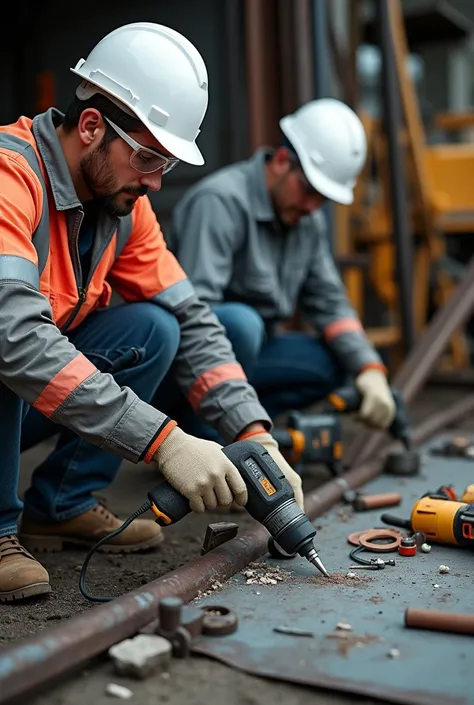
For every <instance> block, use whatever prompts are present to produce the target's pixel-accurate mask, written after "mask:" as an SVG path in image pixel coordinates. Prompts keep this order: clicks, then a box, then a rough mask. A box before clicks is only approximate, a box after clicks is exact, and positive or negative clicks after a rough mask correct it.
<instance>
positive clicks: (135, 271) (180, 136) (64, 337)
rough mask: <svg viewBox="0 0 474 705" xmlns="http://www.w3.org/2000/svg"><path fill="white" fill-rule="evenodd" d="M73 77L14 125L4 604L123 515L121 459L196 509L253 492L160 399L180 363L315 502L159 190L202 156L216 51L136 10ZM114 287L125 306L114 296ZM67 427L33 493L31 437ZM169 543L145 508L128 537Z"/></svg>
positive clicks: (2, 195) (5, 304)
mask: <svg viewBox="0 0 474 705" xmlns="http://www.w3.org/2000/svg"><path fill="white" fill-rule="evenodd" d="M124 55H126V56H127V61H126V62H124V61H123V56H124ZM150 65H152V66H155V67H156V70H155V72H154V74H153V76H152V78H150V72H149V66H150ZM162 67H165V69H166V70H162ZM73 72H74V73H75V74H76V75H77V76H78V77H79V79H80V81H81V82H80V84H79V86H78V88H77V91H76V96H75V97H74V100H73V101H72V103H71V105H70V106H69V108H68V109H67V111H66V113H65V114H63V113H61V112H59V111H58V110H56V109H54V108H51V109H49V110H47V111H46V112H45V113H42V114H39V115H37V116H36V117H35V118H34V119H33V120H32V119H29V118H27V117H21V118H20V119H19V120H18V121H17V122H16V123H15V124H11V125H7V126H3V127H1V128H0V428H1V442H2V462H1V464H0V488H1V491H0V600H3V601H5V600H16V599H21V598H26V597H30V596H32V595H38V594H41V593H46V592H49V591H50V585H49V576H48V573H47V572H46V570H45V569H44V568H43V567H42V566H41V564H40V563H39V562H37V561H36V559H35V558H33V557H32V555H31V553H34V552H35V551H38V552H40V551H44V550H60V549H62V547H63V545H64V544H65V543H67V542H72V543H76V544H78V545H81V546H84V547H89V546H90V545H92V544H94V543H95V542H96V541H97V540H98V539H99V538H101V537H102V536H104V535H106V534H108V533H109V532H110V531H111V530H113V529H115V528H117V527H118V526H120V525H121V522H120V521H119V519H117V517H115V516H114V515H113V514H112V513H110V512H109V511H108V510H107V509H105V507H103V506H101V504H100V503H99V502H98V501H97V499H96V497H95V494H94V493H96V491H97V490H100V489H101V488H103V487H105V486H107V485H109V484H110V483H111V482H112V480H113V479H114V477H115V476H116V474H117V472H118V470H119V466H120V463H121V460H122V458H126V459H128V460H130V461H132V462H134V463H138V462H139V461H145V462H146V463H155V464H156V465H157V466H158V469H159V470H160V472H161V473H162V475H163V476H164V478H166V479H167V480H168V481H169V482H170V483H171V484H172V485H173V486H174V487H175V488H176V489H178V490H179V491H181V493H182V494H183V495H184V496H185V497H187V498H188V499H189V500H190V504H191V508H192V509H193V510H194V511H198V512H202V511H204V510H205V509H214V508H215V507H217V506H222V507H225V506H228V505H230V504H231V503H232V502H233V501H235V502H236V503H238V504H240V505H245V503H246V501H247V494H246V487H245V485H244V483H243V480H242V478H241V477H240V475H239V473H238V472H237V470H236V468H235V467H234V466H233V465H232V463H231V462H230V461H229V460H228V459H227V458H226V457H225V455H224V454H223V453H222V451H221V446H220V445H218V444H217V443H214V442H211V441H205V440H201V439H198V438H194V437H192V436H189V435H187V434H186V433H185V432H184V431H183V430H181V429H180V428H179V427H178V426H177V423H176V421H175V420H173V419H172V418H170V417H169V416H167V415H166V414H165V413H163V411H160V410H157V409H155V408H154V407H153V406H151V405H150V404H149V403H148V402H150V400H151V399H152V397H153V395H154V393H155V391H156V390H157V388H159V386H160V383H161V381H162V380H163V379H164V377H165V375H167V373H168V372H169V370H170V369H171V368H173V373H174V376H175V378H176V380H177V382H178V384H179V386H180V389H181V390H182V392H183V393H185V394H186V395H187V396H188V397H189V398H190V399H192V400H193V404H194V407H195V408H196V409H198V410H199V412H200V413H201V414H202V417H203V418H204V419H205V420H206V421H207V422H208V423H210V424H211V425H213V426H214V427H215V428H216V429H217V430H218V432H219V434H220V436H221V437H222V438H223V439H224V440H225V442H226V443H228V442H231V441H235V440H236V439H238V438H241V437H246V436H249V437H252V438H255V439H256V440H261V442H262V443H263V444H266V446H267V447H268V449H269V452H270V453H271V454H272V456H273V457H274V458H275V460H276V462H277V463H278V464H279V465H280V467H281V469H282V470H283V472H284V473H285V474H286V475H287V477H288V478H289V480H290V482H291V483H292V485H293V487H294V489H295V493H296V495H297V499H298V501H299V502H300V504H302V501H303V499H302V492H301V483H300V481H299V478H298V477H297V476H296V474H295V473H294V472H293V471H292V469H291V468H290V467H289V465H287V464H286V463H285V461H284V460H283V458H282V457H281V456H280V454H279V451H278V447H277V446H276V443H275V442H274V441H273V439H272V436H271V435H270V433H269V430H270V428H271V422H270V419H269V417H268V415H267V414H266V412H265V410H264V409H263V407H262V406H261V405H260V403H259V401H258V398H257V395H256V393H255V391H254V389H253V388H252V387H251V386H250V385H249V384H248V382H247V381H246V377H245V375H244V372H243V370H242V368H241V366H240V365H239V364H238V363H237V361H236V359H235V357H234V354H233V352H232V348H231V345H230V343H229V342H228V340H227V338H226V336H225V333H224V330H223V328H222V326H221V325H220V324H219V323H218V321H217V319H216V317H215V316H214V315H213V314H212V313H211V311H210V309H209V307H208V305H207V304H205V303H202V302H201V301H200V300H199V299H198V297H197V296H196V294H195V292H194V290H193V287H192V285H191V283H190V282H189V281H188V279H187V278H186V275H185V273H184V271H183V270H182V269H181V267H180V266H179V265H178V263H177V261H176V259H175V258H174V256H173V255H172V254H171V253H170V252H169V251H168V250H167V249H166V245H165V243H164V240H163V236H162V233H161V230H160V227H159V224H158V222H157V220H156V217H155V215H154V212H153V210H152V207H151V203H150V201H149V198H148V197H147V192H148V190H152V191H158V190H159V189H160V187H161V181H162V177H163V175H164V174H166V173H167V172H168V171H169V170H170V169H172V168H173V167H175V166H176V165H177V164H178V161H180V160H183V161H184V162H187V163H189V164H195V165H199V164H202V163H203V157H202V155H201V153H200V151H199V149H198V147H197V145H196V143H195V137H196V135H197V134H198V132H199V127H200V124H201V122H202V120H203V118H204V115H205V112H206V109H207V102H208V94H207V73H206V67H205V65H204V62H203V60H202V58H201V56H200V54H199V53H198V51H197V50H196V48H195V47H194V46H193V45H192V44H191V43H190V42H189V41H188V40H187V39H185V38H184V37H183V36H181V35H180V34H178V33H177V32H175V31H174V30H171V29H168V28H167V27H163V26H161V25H155V24H148V23H138V24H132V25H127V26H124V27H120V28H118V29H116V30H115V31H113V32H112V33H110V34H109V35H107V36H106V37H105V38H104V39H102V41H101V42H99V44H98V45H97V46H96V47H95V48H94V49H93V50H92V52H91V53H90V55H89V56H88V58H87V59H86V60H81V61H79V63H78V64H77V66H76V67H75V69H73ZM178 88H179V90H178ZM137 96H138V97H137ZM111 286H112V287H114V288H115V289H116V291H117V292H118V293H119V294H120V295H121V297H122V298H123V300H124V302H125V303H123V304H121V305H119V306H116V307H115V306H114V307H107V304H108V303H109V300H110V296H111ZM58 433H59V441H58V443H57V445H56V447H55V449H54V451H53V452H52V453H51V454H50V455H49V457H48V458H46V460H45V461H44V462H43V463H41V465H40V466H39V467H37V468H36V469H35V472H34V474H33V479H32V483H31V486H30V487H29V488H28V490H27V491H26V493H25V497H24V504H22V503H21V502H20V501H19V499H18V474H19V459H20V452H21V450H22V449H24V448H29V447H31V446H33V445H35V444H37V443H39V442H40V441H42V440H43V439H45V438H47V437H51V436H52V435H54V434H58ZM22 509H23V515H22V518H21V524H20V525H19V517H20V513H21V511H22ZM161 540H162V535H161V530H160V528H159V527H158V525H157V524H156V523H155V522H154V521H152V520H136V521H134V522H133V523H132V524H131V525H130V527H128V528H127V529H126V530H125V531H124V532H123V533H121V534H120V535H119V536H118V537H117V538H116V539H115V540H114V542H113V543H114V546H113V548H114V549H115V550H117V551H120V550H122V551H124V552H131V551H140V550H143V549H149V548H152V547H154V546H156V545H157V544H159V542H160V541H161Z"/></svg>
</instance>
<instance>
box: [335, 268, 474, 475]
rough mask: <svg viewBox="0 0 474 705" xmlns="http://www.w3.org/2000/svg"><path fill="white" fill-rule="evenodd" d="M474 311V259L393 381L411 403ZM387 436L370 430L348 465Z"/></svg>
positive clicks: (357, 441)
mask: <svg viewBox="0 0 474 705" xmlns="http://www.w3.org/2000/svg"><path fill="white" fill-rule="evenodd" d="M473 309H474V257H473V258H472V259H471V260H470V262H469V265H468V266H467V267H466V270H465V273H464V276H463V278H462V281H461V283H460V284H459V285H458V287H457V289H456V290H455V291H454V292H453V294H452V296H451V298H450V299H449V301H448V302H447V303H446V304H445V305H444V306H443V307H442V308H440V309H438V310H437V311H436V313H435V314H434V316H433V319H432V321H431V323H430V324H429V325H428V326H427V328H426V329H425V331H424V332H423V334H422V335H421V337H420V339H419V341H418V342H417V344H416V345H415V347H414V348H413V350H412V351H411V352H410V353H409V355H408V356H407V358H406V360H405V362H404V363H403V365H402V366H401V367H400V370H399V371H398V372H397V374H396V375H395V376H394V378H393V385H394V386H395V387H397V388H398V389H399V390H400V392H401V394H402V397H403V399H404V400H405V402H406V403H407V404H410V403H411V402H412V401H413V399H414V398H415V397H416V395H417V394H418V392H419V391H420V390H421V389H422V387H423V385H424V384H425V382H426V381H427V380H428V377H429V376H430V374H431V373H432V372H433V371H434V369H435V367H436V363H437V362H438V360H439V358H440V356H441V354H442V353H443V352H444V350H445V348H446V347H447V345H448V342H449V340H450V338H451V336H452V335H453V333H455V331H456V330H457V329H458V328H460V327H461V326H462V325H464V324H465V322H466V321H467V319H468V318H469V316H470V315H471V314H472V311H473ZM385 438H386V434H385V433H383V432H380V431H378V432H374V431H370V430H367V431H366V432H364V433H361V434H360V435H359V436H358V437H357V438H356V439H355V441H354V442H353V443H351V445H350V446H349V447H348V448H347V451H346V454H345V458H344V459H345V462H346V463H347V465H349V466H351V465H352V464H353V463H354V462H363V461H364V460H366V459H367V458H370V457H371V456H372V455H373V454H374V453H377V451H378V450H379V449H380V447H381V446H382V444H383V442H384V439H385Z"/></svg>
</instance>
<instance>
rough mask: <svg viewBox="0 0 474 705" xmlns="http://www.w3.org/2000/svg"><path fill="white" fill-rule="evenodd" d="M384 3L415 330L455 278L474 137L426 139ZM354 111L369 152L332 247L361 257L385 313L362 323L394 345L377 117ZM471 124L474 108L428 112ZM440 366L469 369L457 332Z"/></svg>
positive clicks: (470, 205)
mask: <svg viewBox="0 0 474 705" xmlns="http://www.w3.org/2000/svg"><path fill="white" fill-rule="evenodd" d="M389 7H390V24H391V29H392V38H393V45H394V53H395V61H396V68H397V75H398V81H399V85H400V92H401V99H402V109H403V115H404V123H405V129H404V131H403V134H402V135H401V144H402V145H403V149H404V157H405V173H406V177H407V186H408V189H407V190H408V215H409V225H410V228H409V230H410V232H411V233H416V242H415V241H414V250H415V258H414V286H413V292H414V317H415V328H416V332H417V333H419V332H420V331H421V330H422V329H423V327H424V326H425V325H426V323H427V319H428V313H429V311H428V306H429V297H430V291H431V296H432V303H434V305H435V306H441V305H442V304H443V303H445V302H446V301H447V299H448V298H449V297H450V295H451V293H452V290H453V288H455V286H456V284H457V281H456V280H455V279H454V278H453V277H452V276H451V275H450V274H449V273H448V272H447V270H446V269H445V268H444V267H443V260H444V259H445V258H446V252H447V238H448V237H449V236H451V235H454V234H459V233H463V234H465V233H474V189H473V188H472V181H473V177H474V143H466V142H465V143H443V144H434V145H431V144H428V143H427V140H426V135H425V132H424V128H423V125H422V120H421V116H420V109H419V105H418V99H417V95H416V92H415V88H414V86H413V84H412V82H411V80H410V78H409V76H408V74H407V72H406V69H405V66H406V57H407V55H408V49H407V40H406V33H405V27H404V20H403V14H402V9H401V4H400V0H391V1H390V3H389ZM360 117H361V119H362V120H363V122H364V125H365V129H366V132H367V137H368V144H369V156H368V160H367V164H366V170H365V174H362V177H361V178H360V180H359V182H358V186H357V188H356V194H355V200H354V204H353V206H352V207H351V208H350V209H345V212H344V210H343V209H341V208H338V210H337V213H336V218H337V221H336V223H337V227H336V232H338V231H339V232H341V233H342V235H341V236H340V239H339V241H338V243H337V251H338V255H340V256H341V255H342V259H344V257H346V258H347V257H348V256H349V257H350V256H351V255H354V254H357V253H360V252H365V253H366V254H367V255H368V257H367V261H368V276H369V280H370V283H371V285H372V287H373V289H374V291H375V293H376V295H377V296H378V298H379V299H380V301H381V302H382V303H383V304H384V305H385V306H386V307H387V309H388V312H389V316H388V317H389V325H387V326H384V327H383V328H375V329H370V328H369V329H368V334H369V337H370V338H371V340H372V342H373V343H374V344H376V345H380V346H384V347H394V348H395V350H396V347H397V344H398V343H399V342H400V340H401V331H400V326H399V322H398V310H397V309H398V287H397V282H396V274H395V271H396V270H395V251H394V245H393V236H392V222H391V215H390V212H391V211H390V202H389V199H390V194H389V187H388V168H389V165H388V160H387V144H386V138H385V135H384V133H383V130H382V126H381V124H380V122H379V121H378V120H376V119H374V118H373V117H371V116H369V115H367V114H361V115H360ZM471 126H474V111H473V112H472V113H466V114H443V115H438V116H436V118H435V127H436V128H437V129H442V130H444V131H445V132H446V133H452V132H456V131H458V130H463V129H465V128H466V127H471ZM374 171H375V174H376V178H375V180H374V178H373V174H374ZM348 210H349V212H347V211H348ZM344 225H345V226H346V228H344ZM344 233H346V234H344ZM343 271H344V279H345V284H346V286H347V289H348V292H349V296H350V298H351V300H352V302H353V304H354V306H355V308H356V309H357V311H358V313H359V315H360V316H361V318H362V320H364V304H363V301H364V294H363V276H364V275H363V273H362V271H361V269H360V268H359V267H357V266H356V265H354V266H352V267H351V266H349V267H345V268H344V270H343ZM395 364H396V363H395ZM442 364H443V366H444V367H445V368H448V369H458V370H459V369H466V368H468V367H470V360H469V353H468V346H467V342H466V338H465V335H464V333H463V331H459V332H457V333H456V335H455V336H453V338H452V340H451V344H450V349H449V358H445V359H444V360H443V362H442Z"/></svg>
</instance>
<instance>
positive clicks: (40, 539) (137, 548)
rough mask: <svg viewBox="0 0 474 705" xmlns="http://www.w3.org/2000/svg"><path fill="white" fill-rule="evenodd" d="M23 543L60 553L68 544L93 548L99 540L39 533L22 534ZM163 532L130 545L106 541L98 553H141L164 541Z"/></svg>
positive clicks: (32, 549) (33, 549)
mask: <svg viewBox="0 0 474 705" xmlns="http://www.w3.org/2000/svg"><path fill="white" fill-rule="evenodd" d="M20 540H21V543H22V545H23V546H24V547H25V548H26V550H27V551H30V553H60V552H61V551H63V550H64V549H65V548H66V547H67V546H74V547H79V548H92V546H95V544H96V543H97V541H98V540H99V539H97V540H96V541H88V540H87V539H80V538H77V537H73V536H41V535H38V534H21V538H20ZM163 541H164V536H163V534H158V535H157V536H153V538H151V539H148V541H142V542H141V543H135V544H130V545H128V546H127V545H123V544H122V545H119V544H113V543H105V544H104V545H103V546H101V547H100V548H99V549H97V551H98V553H140V552H142V551H149V550H150V549H152V548H155V547H156V546H158V545H159V544H160V543H163Z"/></svg>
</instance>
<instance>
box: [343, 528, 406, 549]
mask: <svg viewBox="0 0 474 705" xmlns="http://www.w3.org/2000/svg"><path fill="white" fill-rule="evenodd" d="M381 531H383V532H385V534H387V533H390V535H389V536H388V537H387V538H397V537H398V536H399V537H400V540H401V538H402V536H403V534H402V533H401V531H398V529H363V530H362V531H354V532H353V533H352V534H349V536H348V537H347V541H348V543H350V544H352V546H360V545H361V544H360V541H359V539H360V537H361V536H364V535H369V536H372V538H373V536H374V532H375V535H377V534H380V532H381Z"/></svg>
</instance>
